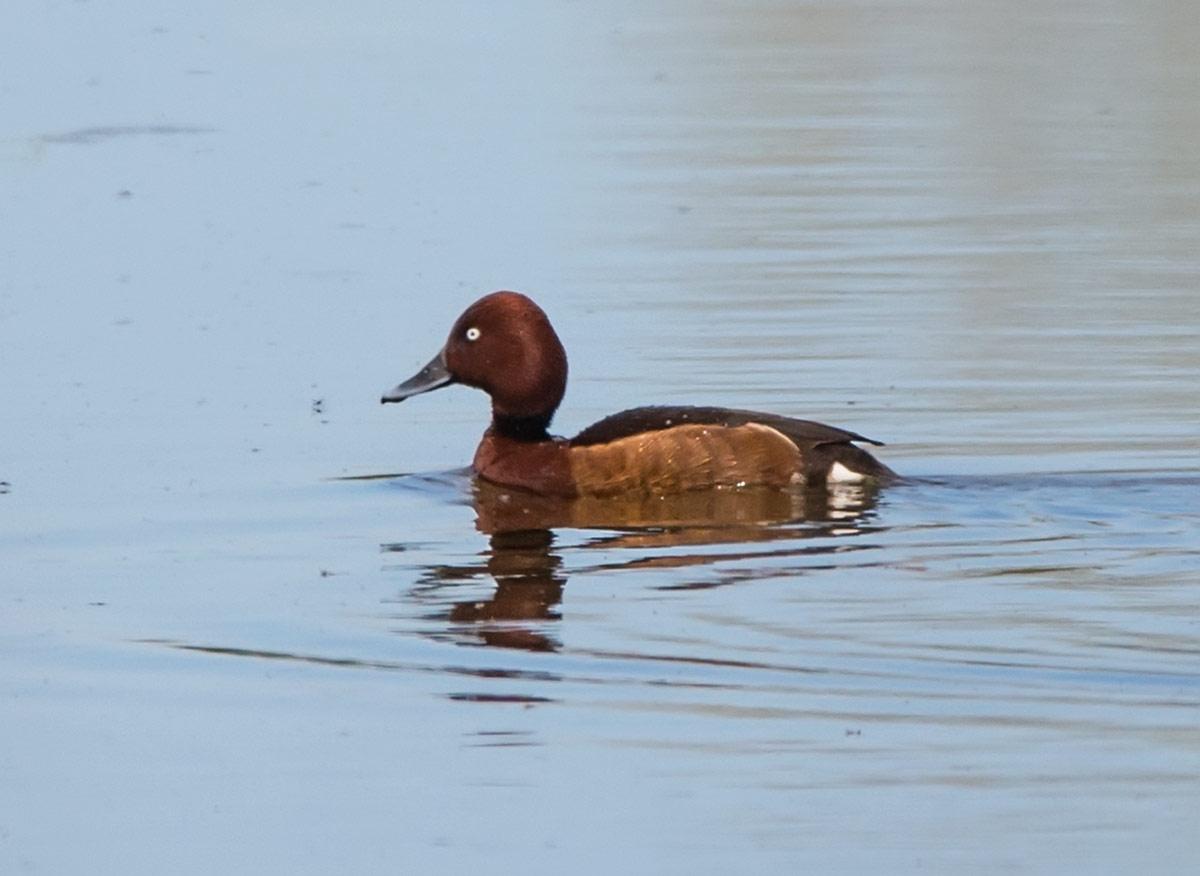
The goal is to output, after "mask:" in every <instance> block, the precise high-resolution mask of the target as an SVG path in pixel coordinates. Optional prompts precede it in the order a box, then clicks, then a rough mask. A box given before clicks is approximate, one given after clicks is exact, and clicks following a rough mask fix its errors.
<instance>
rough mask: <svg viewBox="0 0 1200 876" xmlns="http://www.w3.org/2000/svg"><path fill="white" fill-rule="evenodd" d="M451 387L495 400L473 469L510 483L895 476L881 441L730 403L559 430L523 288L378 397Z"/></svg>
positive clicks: (561, 492)
mask: <svg viewBox="0 0 1200 876" xmlns="http://www.w3.org/2000/svg"><path fill="white" fill-rule="evenodd" d="M453 383H461V384H464V385H466V386H473V387H475V388H477V389H482V390H483V391H484V392H486V393H487V394H488V395H489V396H491V399H492V423H491V425H490V426H489V427H488V429H487V431H486V432H484V433H483V440H482V441H480V443H479V448H478V449H477V450H476V451H475V460H474V463H473V466H474V469H475V472H476V474H478V475H479V477H481V478H483V479H485V480H488V481H491V482H493V483H496V484H500V485H502V486H506V487H515V488H517V489H522V490H529V491H532V492H534V493H540V494H543V495H548V496H563V497H573V496H611V495H616V494H621V493H626V492H643V493H674V492H680V491H684V490H698V489H710V488H714V487H742V486H766V487H776V488H785V487H792V486H816V485H822V484H825V483H828V482H831V481H874V482H888V481H892V480H896V479H897V475H896V473H895V472H893V471H892V470H891V469H890V468H888V467H887V466H886V465H884V464H883V463H881V462H879V461H878V460H877V459H875V457H873V456H872V455H871V454H870V453H868V452H867V451H865V450H863V449H862V448H860V447H858V446H857V445H856V444H855V442H864V443H867V444H875V445H879V444H880V442H878V441H873V440H871V439H870V438H864V437H863V436H862V435H858V434H856V433H854V432H848V431H846V430H845V429H838V428H836V427H834V426H826V425H824V424H822V423H814V422H812V421H809V420H796V419H793V418H791V417H783V416H779V415H777V414H762V413H758V412H756V411H743V410H736V409H732V408H720V407H690V406H671V405H665V406H654V407H644V408H632V409H630V410H627V411H622V412H620V413H618V414H613V415H612V416H609V417H605V418H604V419H603V420H600V421H599V422H597V423H594V424H593V425H591V426H589V427H588V428H586V429H584V430H583V431H582V432H580V433H579V434H578V435H576V436H575V437H574V438H559V437H555V436H553V435H551V434H550V432H549V431H548V430H549V428H550V421H551V419H553V417H554V412H555V411H556V410H557V409H558V405H559V403H560V402H561V401H562V397H563V392H564V391H565V390H566V386H567V354H566V351H565V350H564V349H563V345H562V342H561V341H559V339H558V335H557V334H556V333H555V331H554V328H553V326H551V325H550V320H549V319H548V318H547V317H546V314H545V312H544V311H543V310H542V309H541V308H540V307H538V305H537V304H535V303H534V302H533V300H532V299H530V298H528V297H526V296H525V295H522V294H520V293H519V292H493V293H492V294H491V295H485V296H484V297H483V298H480V299H479V300H478V301H476V302H475V303H474V304H472V305H471V306H470V307H468V308H467V309H466V311H464V312H463V314H462V316H460V317H459V318H458V320H457V321H456V322H455V323H454V327H453V328H452V329H450V337H449V338H448V339H447V340H446V344H445V346H444V347H442V349H441V351H440V352H438V354H437V355H436V356H434V357H433V359H432V360H431V361H430V362H429V364H428V365H426V366H425V367H424V368H422V369H421V370H420V371H419V372H417V373H416V374H415V375H414V376H413V377H411V378H409V379H408V380H406V381H404V383H401V384H400V385H399V386H397V387H396V388H395V389H393V390H391V391H390V392H388V393H387V394H386V395H384V396H383V398H382V399H381V401H383V402H400V401H404V400H405V399H407V398H411V397H412V396H414V395H420V394H421V393H423V392H429V391H431V390H434V389H439V388H441V387H443V386H449V385H450V384H453Z"/></svg>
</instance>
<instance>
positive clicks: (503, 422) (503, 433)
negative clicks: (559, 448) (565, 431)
mask: <svg viewBox="0 0 1200 876" xmlns="http://www.w3.org/2000/svg"><path fill="white" fill-rule="evenodd" d="M553 416H554V415H553V414H537V415H534V416H531V417H521V416H513V415H511V414H502V413H500V412H498V411H493V412H492V430H491V431H492V432H493V433H494V434H496V435H497V436H499V437H502V438H508V439H510V440H512V441H523V442H528V443H536V442H538V441H549V440H550V432H549V431H548V430H549V428H550V419H551V417H553Z"/></svg>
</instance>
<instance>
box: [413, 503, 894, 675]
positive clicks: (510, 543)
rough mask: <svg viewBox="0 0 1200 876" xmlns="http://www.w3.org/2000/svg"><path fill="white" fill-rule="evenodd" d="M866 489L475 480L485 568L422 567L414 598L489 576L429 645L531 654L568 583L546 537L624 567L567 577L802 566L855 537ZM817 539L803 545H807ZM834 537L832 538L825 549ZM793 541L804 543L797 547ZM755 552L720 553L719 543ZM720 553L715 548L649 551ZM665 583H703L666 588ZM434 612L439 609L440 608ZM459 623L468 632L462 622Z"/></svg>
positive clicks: (446, 616)
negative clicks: (567, 495)
mask: <svg viewBox="0 0 1200 876" xmlns="http://www.w3.org/2000/svg"><path fill="white" fill-rule="evenodd" d="M875 495H876V493H875V491H874V490H873V489H869V488H866V487H864V486H862V485H837V486H836V487H835V488H831V489H829V490H826V489H824V488H813V489H808V490H792V491H788V490H772V489H763V488H759V489H738V490H728V489H727V490H699V491H692V492H688V493H676V494H669V495H666V496H662V497H649V496H645V495H638V494H635V495H622V496H613V497H608V498H596V497H586V498H578V499H564V498H557V497H553V496H539V495H536V494H533V493H529V492H526V491H524V490H513V489H510V488H508V487H501V486H497V485H496V484H490V483H487V482H486V481H482V480H478V481H476V482H475V484H474V488H473V494H472V498H473V505H474V508H475V514H476V527H477V528H478V529H479V530H480V532H483V533H486V534H487V535H489V536H490V539H489V546H488V550H487V551H486V552H485V554H484V557H485V559H484V562H482V563H478V564H468V565H463V566H433V567H430V568H428V569H427V570H426V573H425V574H424V575H423V576H422V581H421V585H420V586H421V591H422V593H423V595H424V598H427V599H428V598H430V596H432V595H433V594H434V593H437V594H438V597H437V601H441V599H442V598H444V597H445V596H446V595H448V593H450V592H451V591H448V590H446V589H445V588H447V587H448V586H450V585H455V584H461V583H464V582H468V581H475V580H477V579H478V578H480V577H481V576H482V575H484V574H487V575H490V576H491V577H492V578H493V579H494V580H495V582H496V590H495V593H493V594H492V596H491V597H490V598H488V599H483V600H471V601H457V602H454V603H452V604H451V605H450V607H449V609H448V610H439V611H438V612H437V613H436V614H435V617H438V618H441V619H443V620H445V621H449V622H450V625H451V626H450V627H449V629H447V630H444V631H439V632H438V633H437V634H436V635H437V637H438V638H441V637H444V636H447V635H448V636H449V637H450V638H452V639H456V640H459V641H465V642H470V643H475V644H479V643H482V644H485V645H491V646H496V647H504V648H520V649H524V650H531V651H546V650H554V649H556V648H557V647H558V645H557V643H556V642H555V641H554V639H553V637H552V636H550V635H549V634H548V633H547V632H546V629H545V622H546V621H556V620H558V619H559V613H558V610H557V607H558V605H559V603H560V602H561V601H562V592H563V586H564V584H566V580H567V576H566V573H565V572H564V570H563V557H562V554H561V549H556V548H555V533H554V532H553V530H555V529H572V530H597V534H596V535H595V537H593V538H590V539H588V540H586V541H585V542H583V544H582V545H580V547H579V549H580V550H581V551H587V550H593V549H599V550H604V551H606V552H611V551H614V550H616V551H626V552H627V553H628V554H629V557H628V559H622V560H613V559H612V557H611V555H607V556H606V558H605V560H604V562H602V563H599V564H596V565H593V566H588V565H586V564H582V565H581V566H577V567H576V572H577V573H578V574H583V575H586V574H588V573H590V572H599V571H618V570H633V569H643V570H644V569H650V568H673V569H680V568H687V567H703V566H710V565H712V564H714V563H717V562H721V561H729V560H735V559H748V558H755V557H762V558H773V559H776V560H778V559H781V558H786V557H805V558H810V557H811V556H812V555H814V554H833V553H836V552H844V551H846V550H848V549H849V546H848V545H847V544H846V543H845V542H844V541H843V540H842V539H841V538H839V536H853V535H858V534H860V533H861V532H864V531H866V529H865V526H866V522H867V521H868V520H869V519H870V517H871V515H872V509H873V508H874V506H875ZM818 539H819V541H814V540H818ZM830 539H833V541H830ZM797 541H802V542H804V544H801V545H797V544H796V542H797ZM737 544H746V545H751V544H753V545H755V547H754V548H747V549H744V550H740V551H739V550H733V551H731V550H729V549H728V546H729V545H737ZM718 545H719V546H721V547H720V549H718V550H711V551H702V550H687V551H683V552H680V551H669V552H668V553H665V554H660V553H657V552H658V551H663V550H668V549H671V548H700V547H703V546H710V547H715V546H718ZM671 586H672V587H697V586H711V585H699V584H695V583H676V584H673V585H671ZM443 604H444V603H443ZM464 625H467V626H464Z"/></svg>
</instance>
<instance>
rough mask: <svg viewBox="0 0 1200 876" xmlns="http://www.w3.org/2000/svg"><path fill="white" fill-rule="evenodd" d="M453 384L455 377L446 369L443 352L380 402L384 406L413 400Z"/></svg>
mask: <svg viewBox="0 0 1200 876" xmlns="http://www.w3.org/2000/svg"><path fill="white" fill-rule="evenodd" d="M453 382H454V376H453V375H452V374H451V373H450V369H448V368H447V367H446V351H445V350H442V351H441V352H439V353H438V354H437V355H436V356H434V357H433V358H432V359H430V360H429V364H428V365H426V366H425V367H424V368H422V369H421V370H420V371H418V372H417V373H416V374H414V375H413V376H412V377H410V378H408V380H406V381H404V382H403V383H401V384H400V385H399V386H397V387H395V388H394V389H391V390H389V391H388V392H385V393H384V394H383V397H382V398H381V399H379V401H380V402H381V403H382V404H387V403H388V402H402V401H404V400H405V399H406V398H412V397H413V396H414V395H420V394H421V393H423V392H432V391H433V390H435V389H440V388H441V387H443V386H448V385H449V384H451V383H453Z"/></svg>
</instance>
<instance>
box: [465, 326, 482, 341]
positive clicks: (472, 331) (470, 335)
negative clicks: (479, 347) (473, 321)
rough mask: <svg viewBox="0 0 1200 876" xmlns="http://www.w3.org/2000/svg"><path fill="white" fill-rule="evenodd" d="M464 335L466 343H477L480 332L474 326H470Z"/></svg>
mask: <svg viewBox="0 0 1200 876" xmlns="http://www.w3.org/2000/svg"><path fill="white" fill-rule="evenodd" d="M466 335H467V340H468V341H477V340H479V335H480V331H479V329H477V328H475V326H471V327H470V328H469V329H467V332H466Z"/></svg>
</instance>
